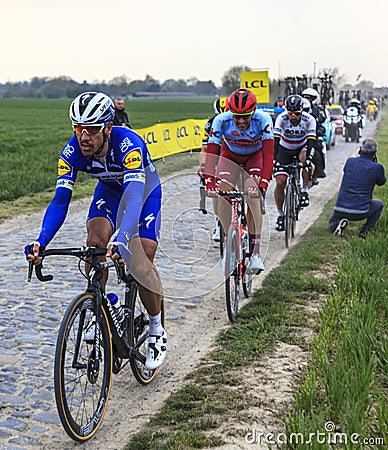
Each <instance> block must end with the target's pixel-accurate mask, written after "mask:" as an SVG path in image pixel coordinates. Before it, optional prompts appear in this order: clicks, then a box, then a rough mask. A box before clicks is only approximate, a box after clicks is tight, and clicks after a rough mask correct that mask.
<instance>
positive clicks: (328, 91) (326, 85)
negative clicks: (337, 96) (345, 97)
mask: <svg viewBox="0 0 388 450" xmlns="http://www.w3.org/2000/svg"><path fill="white" fill-rule="evenodd" d="M332 78H333V77H332V75H328V74H327V73H325V74H324V76H323V77H319V79H320V80H321V82H322V84H321V102H322V105H324V106H326V105H332V104H333V103H334V88H333V81H332Z"/></svg>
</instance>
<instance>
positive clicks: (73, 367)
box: [28, 247, 165, 442]
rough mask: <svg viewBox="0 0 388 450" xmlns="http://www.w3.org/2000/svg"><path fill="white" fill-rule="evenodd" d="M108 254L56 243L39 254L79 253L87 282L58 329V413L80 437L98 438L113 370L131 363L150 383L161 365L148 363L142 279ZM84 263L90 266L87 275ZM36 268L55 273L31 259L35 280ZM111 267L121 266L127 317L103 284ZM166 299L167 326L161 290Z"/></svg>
mask: <svg viewBox="0 0 388 450" xmlns="http://www.w3.org/2000/svg"><path fill="white" fill-rule="evenodd" d="M105 255H106V248H98V247H77V248H52V249H49V250H41V251H40V254H39V256H41V257H42V258H45V257H48V256H57V257H60V256H73V257H77V258H78V259H79V262H78V269H79V271H80V273H81V274H82V275H83V276H84V277H85V278H86V279H87V283H88V285H87V289H86V290H85V292H83V293H81V294H80V295H78V296H76V297H75V298H74V299H73V300H71V302H70V304H69V306H68V307H67V309H66V312H65V314H64V316H63V319H62V322H61V325H60V328H59V332H58V337H57V344H56V351H55V362H54V390H55V400H56V406H57V410H58V414H59V418H60V420H61V423H62V426H63V428H64V429H65V431H66V433H67V434H68V435H69V436H70V437H71V438H72V439H73V440H75V441H77V442H85V441H87V440H88V439H90V438H91V437H93V436H94V434H95V433H96V431H97V430H98V428H99V426H100V425H101V423H102V420H103V417H104V414H105V411H106V408H107V404H108V399H109V394H110V388H111V383H112V372H113V373H114V374H117V373H119V372H120V371H121V370H122V369H123V368H124V367H125V366H126V365H127V364H128V362H129V364H130V367H131V369H132V372H133V375H134V377H135V379H136V380H137V381H138V382H139V383H141V384H144V385H147V384H149V383H150V382H151V381H152V380H153V379H154V377H155V375H156V373H157V369H153V370H150V369H148V368H147V367H146V366H145V361H146V355H147V350H148V325H149V319H148V314H147V311H146V309H145V308H144V306H143V304H142V302H141V300H140V298H139V296H138V283H137V282H136V280H135V279H134V278H133V276H132V275H131V274H130V273H129V272H128V271H127V268H126V266H123V265H120V264H119V263H118V262H117V261H112V260H109V261H106V262H100V261H99V257H102V256H105ZM82 262H85V263H87V264H88V265H89V273H88V275H86V274H85V271H84V270H83V268H82V267H83V264H82ZM33 267H35V273H36V276H37V278H38V279H39V280H40V281H43V282H46V281H51V280H52V279H53V277H52V275H44V274H43V273H42V268H43V266H42V264H39V265H37V266H33V263H32V262H30V263H29V269H28V281H31V278H32V272H33ZM111 267H114V268H115V269H116V274H117V282H118V283H121V282H122V281H123V282H124V283H125V298H124V302H123V304H122V308H123V313H124V314H123V315H124V317H123V318H121V319H119V318H118V315H117V312H116V309H115V307H114V306H113V305H112V304H111V303H110V301H109V300H108V299H107V296H106V293H105V286H104V284H103V283H102V277H103V272H104V271H105V270H108V269H109V268H111ZM155 271H156V269H155ZM156 273H157V272H156ZM161 299H162V324H163V325H164V316H165V314H164V298H163V295H162V293H161ZM90 330H92V333H90ZM124 360H126V361H125V362H124Z"/></svg>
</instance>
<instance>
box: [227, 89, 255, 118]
mask: <svg viewBox="0 0 388 450" xmlns="http://www.w3.org/2000/svg"><path fill="white" fill-rule="evenodd" d="M256 104H257V101H256V95H255V94H254V93H253V92H252V91H250V90H248V89H237V90H236V91H234V92H232V94H231V96H230V97H229V111H231V112H232V113H233V114H237V115H239V116H242V115H245V114H253V113H254V112H255V110H256Z"/></svg>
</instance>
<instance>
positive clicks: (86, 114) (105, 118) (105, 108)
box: [69, 91, 115, 126]
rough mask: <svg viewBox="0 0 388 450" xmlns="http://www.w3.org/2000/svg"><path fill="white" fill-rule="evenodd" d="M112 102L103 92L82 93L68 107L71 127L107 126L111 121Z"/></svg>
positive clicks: (112, 112) (113, 112)
mask: <svg viewBox="0 0 388 450" xmlns="http://www.w3.org/2000/svg"><path fill="white" fill-rule="evenodd" d="M114 114H115V108H114V104H113V101H112V99H111V98H110V97H108V96H107V95H106V94H104V93H103V92H92V91H90V92H83V93H82V94H80V95H79V96H78V97H76V98H75V99H74V100H73V101H72V103H71V105H70V111H69V115H70V120H71V123H72V124H73V125H78V124H79V125H102V124H104V126H106V125H108V123H109V122H110V121H111V120H113V116H114Z"/></svg>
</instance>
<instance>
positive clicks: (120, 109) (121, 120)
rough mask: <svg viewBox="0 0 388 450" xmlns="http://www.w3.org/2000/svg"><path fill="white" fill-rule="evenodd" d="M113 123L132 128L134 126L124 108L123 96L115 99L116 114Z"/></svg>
mask: <svg viewBox="0 0 388 450" xmlns="http://www.w3.org/2000/svg"><path fill="white" fill-rule="evenodd" d="M113 125H118V126H120V127H127V128H131V129H132V126H131V124H130V123H129V119H128V114H127V112H126V111H125V108H124V99H123V98H122V97H117V98H116V100H115V115H114V118H113Z"/></svg>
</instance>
